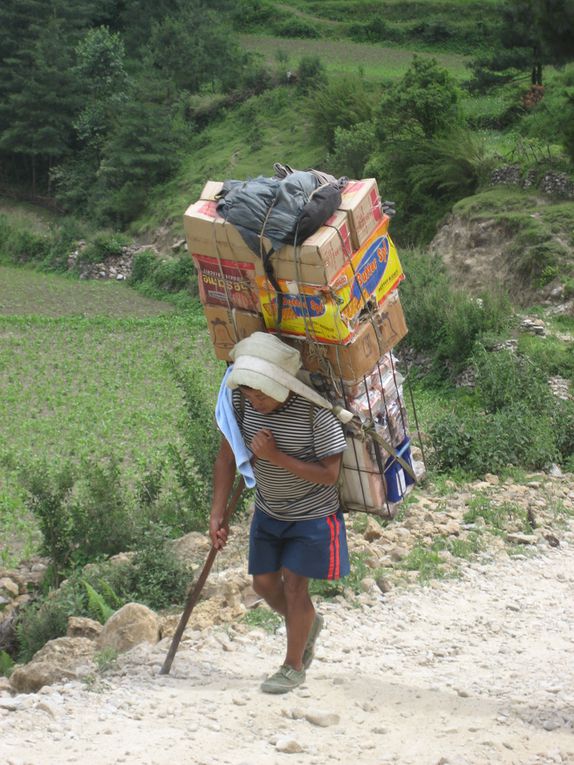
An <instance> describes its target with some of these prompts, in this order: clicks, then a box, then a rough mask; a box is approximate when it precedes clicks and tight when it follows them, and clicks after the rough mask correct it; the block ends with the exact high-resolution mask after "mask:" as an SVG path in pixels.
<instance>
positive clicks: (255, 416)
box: [233, 390, 347, 521]
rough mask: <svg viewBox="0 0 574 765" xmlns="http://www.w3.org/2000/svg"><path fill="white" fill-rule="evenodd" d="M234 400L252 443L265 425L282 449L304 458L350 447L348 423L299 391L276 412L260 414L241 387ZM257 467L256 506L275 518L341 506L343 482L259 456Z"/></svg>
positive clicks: (313, 514)
mask: <svg viewBox="0 0 574 765" xmlns="http://www.w3.org/2000/svg"><path fill="white" fill-rule="evenodd" d="M233 406H234V409H235V414H236V416H237V420H238V422H239V427H240V429H241V433H242V435H243V439H244V441H245V443H246V445H247V447H248V448H250V447H251V439H252V438H253V436H254V435H255V434H256V433H257V432H258V431H259V430H261V429H262V428H268V429H269V430H270V431H271V432H272V433H273V436H274V437H275V443H276V444H277V448H278V449H279V450H280V451H282V452H285V454H289V455H290V456H291V457H296V458H297V459H300V460H303V461H304V462H318V461H319V460H321V459H324V458H325V457H329V456H330V455H332V454H339V453H340V452H342V451H344V450H345V449H346V448H347V442H346V440H345V436H344V433H343V428H342V426H341V423H340V422H339V420H337V418H336V417H335V415H334V414H333V413H332V412H330V411H329V410H327V409H323V408H321V407H318V406H313V405H312V404H311V403H309V401H307V399H304V398H302V397H301V396H298V395H296V394H292V395H291V397H290V398H289V399H287V401H286V402H285V403H284V404H283V405H282V406H281V407H279V409H276V410H275V411H274V412H271V414H260V413H259V412H257V411H256V410H255V409H254V408H253V407H252V406H251V404H250V403H249V401H248V400H247V398H245V397H243V401H241V393H240V392H239V390H234V391H233ZM311 420H312V422H311ZM253 470H254V472H255V481H256V484H257V488H256V492H255V507H256V508H258V509H259V510H262V511H263V512H264V513H267V515H270V516H271V517H273V518H278V519H279V520H289V521H299V520H306V519H308V518H323V517H324V516H326V515H330V514H331V513H334V512H336V511H337V510H338V509H339V493H338V489H337V486H325V485H321V484H316V483H312V482H311V481H305V480H304V479H303V478H299V476H296V475H293V473H290V472H289V471H288V470H285V468H282V467H278V466H277V465H273V464H272V463H271V462H268V461H267V460H263V459H259V458H258V459H256V460H255V465H254V468H253Z"/></svg>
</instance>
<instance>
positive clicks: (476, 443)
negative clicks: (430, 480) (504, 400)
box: [429, 405, 558, 476]
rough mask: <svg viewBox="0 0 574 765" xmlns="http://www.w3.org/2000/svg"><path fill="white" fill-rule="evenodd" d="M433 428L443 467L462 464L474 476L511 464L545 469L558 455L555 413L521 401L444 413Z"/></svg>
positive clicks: (435, 458) (435, 450) (438, 463)
mask: <svg viewBox="0 0 574 765" xmlns="http://www.w3.org/2000/svg"><path fill="white" fill-rule="evenodd" d="M429 433H430V438H431V443H432V446H433V458H432V459H433V463H434V465H435V466H436V467H437V468H438V469H439V470H452V469H453V468H462V469H463V470H465V471H466V472H467V473H469V474H470V475H473V476H479V475H484V473H497V472H500V471H502V470H503V469H504V468H506V467H508V466H509V465H514V466H517V467H524V468H526V469H529V470H539V469H543V468H547V467H548V466H549V465H550V464H551V463H552V462H554V461H556V459H557V457H558V450H557V447H556V441H555V437H554V433H553V426H552V422H551V420H550V418H549V417H547V416H544V415H542V416H541V415H538V414H535V413H533V412H531V411H529V410H528V409H525V408H523V407H521V406H519V405H513V406H511V407H506V408H505V409H501V410H499V411H497V412H495V413H483V414H477V413H470V414H469V413H467V414H464V415H463V414H461V415H456V414H450V415H447V416H443V417H441V418H439V419H438V420H437V421H435V422H434V424H433V425H432V426H431V428H430V431H429Z"/></svg>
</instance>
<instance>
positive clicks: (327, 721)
mask: <svg viewBox="0 0 574 765" xmlns="http://www.w3.org/2000/svg"><path fill="white" fill-rule="evenodd" d="M305 719H306V720H307V722H310V723H311V724H312V725H317V726H318V727H320V728H328V727H330V726H331V725H338V724H339V722H340V719H341V718H340V717H339V715H338V714H335V713H334V712H323V711H319V710H317V711H314V712H306V713H305Z"/></svg>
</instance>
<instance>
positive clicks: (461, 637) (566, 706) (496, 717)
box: [0, 532, 574, 765]
mask: <svg viewBox="0 0 574 765" xmlns="http://www.w3.org/2000/svg"><path fill="white" fill-rule="evenodd" d="M573 595H574V533H572V532H566V533H565V534H564V536H563V539H562V543H561V545H560V547H557V548H551V547H547V548H545V549H544V550H543V551H541V552H539V554H538V555H537V556H536V557H524V558H522V559H518V560H516V559H513V560H510V559H509V558H508V557H503V556H501V557H496V558H493V557H492V556H486V557H483V559H482V562H476V563H473V564H469V566H468V567H467V568H466V569H465V571H464V573H463V575H462V578H460V579H456V580H442V581H437V582H434V583H433V585H432V586H429V587H419V586H411V587H408V588H407V589H402V590H401V589H395V590H392V591H391V592H390V593H387V594H386V595H384V596H382V595H381V596H379V598H378V599H377V600H376V601H373V604H372V605H371V606H366V605H361V606H360V607H356V608H353V607H351V606H349V604H348V603H347V604H345V603H344V602H332V601H331V602H329V601H325V602H324V603H322V605H321V609H322V611H323V613H324V614H325V617H326V627H325V630H324V631H323V633H322V635H321V644H320V647H319V648H318V655H317V658H316V661H315V662H314V664H313V666H312V668H311V670H310V671H309V673H308V678H307V683H306V685H305V686H303V687H301V688H300V689H297V690H296V691H294V692H292V693H291V694H288V695H286V696H277V697H270V696H265V695H263V694H261V693H260V692H259V690H258V683H259V682H260V680H261V679H262V678H263V677H264V676H265V674H266V673H267V672H269V671H270V670H273V669H275V668H276V666H277V665H278V664H279V663H280V661H281V658H282V647H283V639H284V636H283V635H282V634H281V632H279V633H278V634H275V635H272V634H269V633H266V632H263V631H262V630H259V629H254V630H251V631H248V632H246V631H245V625H244V624H238V625H235V626H234V625H226V626H219V627H217V626H216V627H211V628H209V629H204V630H202V631H193V630H190V631H187V632H186V633H185V634H186V639H185V641H184V642H183V643H182V646H181V648H180V651H179V653H178V655H177V657H176V660H175V662H174V666H173V669H172V674H171V675H169V676H167V677H166V676H159V675H158V669H159V667H160V666H161V663H162V661H163V658H164V656H165V651H166V648H167V645H168V643H169V640H167V639H166V640H164V641H162V642H161V643H159V644H158V645H156V646H153V647H152V646H148V645H147V644H146V645H145V646H138V647H136V648H135V649H132V651H130V652H129V653H127V654H124V655H123V656H122V657H120V659H119V667H117V668H116V669H115V670H114V671H113V672H111V673H109V672H108V673H107V674H105V675H104V676H103V678H97V679H95V680H94V681H93V682H92V683H90V682H88V683H86V682H85V681H84V682H79V681H77V680H74V681H71V682H69V683H63V684H61V685H57V686H56V685H54V686H51V687H46V688H44V689H42V690H41V691H40V692H39V693H36V694H28V695H19V696H15V697H13V698H3V699H0V762H2V763H6V765H56V763H57V764H58V765H62V764H63V763H82V764H83V765H116V763H117V764H118V765H119V764H120V763H126V764H127V765H136V763H137V765H168V763H169V765H171V764H172V763H178V764H181V765H276V764H277V765H280V764H281V763H293V764H295V763H301V765H311V764H313V765H315V764H316V765H323V764H324V763H326V762H331V761H335V762H341V763H345V764H347V763H360V764H361V765H388V764H389V763H399V764H400V765H411V764H412V765H449V764H450V765H464V764H466V765H487V764H488V765H491V764H492V765H494V764H496V765H499V764H500V765H546V764H547V763H574V630H573V625H574V597H573Z"/></svg>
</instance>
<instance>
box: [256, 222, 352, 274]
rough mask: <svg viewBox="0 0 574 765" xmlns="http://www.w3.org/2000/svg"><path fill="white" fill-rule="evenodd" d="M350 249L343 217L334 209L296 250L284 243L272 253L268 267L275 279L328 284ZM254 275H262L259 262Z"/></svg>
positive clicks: (347, 227)
mask: <svg viewBox="0 0 574 765" xmlns="http://www.w3.org/2000/svg"><path fill="white" fill-rule="evenodd" d="M353 250H354V247H353V244H352V240H351V230H350V228H349V222H348V219H347V214H346V213H344V212H342V211H340V210H337V211H336V212H335V214H334V215H332V216H331V217H330V218H329V220H328V221H326V222H325V225H323V226H321V227H320V228H318V229H317V231H315V233H314V234H312V235H311V236H310V237H308V238H307V239H305V241H304V242H303V243H302V244H301V245H300V246H299V247H297V248H295V247H292V246H291V245H290V244H286V245H285V246H284V247H282V248H281V249H280V250H279V251H278V252H275V253H273V255H272V256H271V264H272V265H273V270H274V272H275V276H276V278H277V279H283V280H285V281H295V282H305V283H310V284H328V282H329V281H330V280H331V279H332V278H333V277H334V276H336V274H338V273H339V271H340V270H341V269H342V268H343V267H344V266H345V264H346V263H348V262H349V259H350V258H351V255H352V254H353ZM257 273H258V275H260V276H264V275H265V273H264V270H263V267H262V264H261V263H258V265H257Z"/></svg>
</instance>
